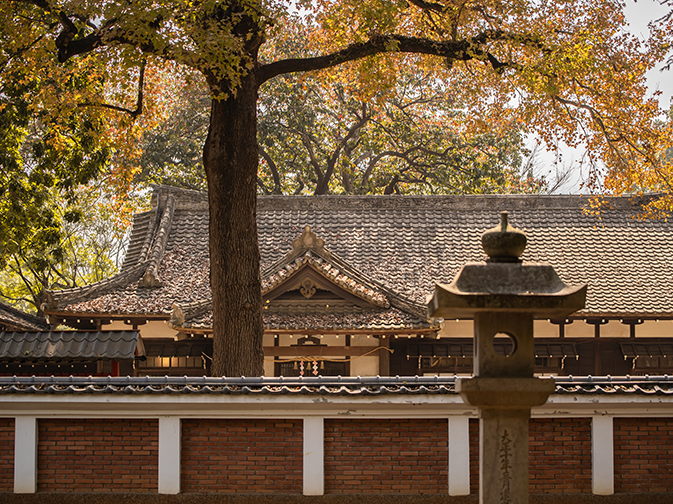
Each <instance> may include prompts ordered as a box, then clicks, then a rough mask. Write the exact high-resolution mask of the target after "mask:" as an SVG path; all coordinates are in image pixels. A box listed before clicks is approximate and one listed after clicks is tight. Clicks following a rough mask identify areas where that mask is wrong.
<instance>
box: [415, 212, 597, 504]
mask: <svg viewBox="0 0 673 504" xmlns="http://www.w3.org/2000/svg"><path fill="white" fill-rule="evenodd" d="M481 242H482V246H483V248H484V251H485V252H486V254H487V255H488V256H489V259H487V260H486V262H478V263H467V264H466V265H465V266H463V268H462V269H461V271H460V272H459V273H458V274H457V275H456V277H455V278H454V280H453V282H451V283H450V284H449V285H442V284H436V286H435V294H434V297H433V298H432V300H431V301H430V303H429V305H428V311H429V314H430V316H431V317H441V318H445V319H474V339H475V343H474V377H473V378H461V379H458V380H457V382H456V390H457V391H458V392H459V393H460V395H461V396H462V398H463V400H464V401H465V402H466V403H468V404H470V405H472V406H477V407H478V408H479V502H480V504H526V503H527V502H528V420H529V418H530V409H531V407H533V406H540V405H542V404H544V403H545V402H546V401H547V398H548V397H549V395H550V394H551V393H552V392H553V391H554V388H555V383H554V380H553V379H552V378H535V377H534V376H533V371H534V367H535V346H534V342H533V320H534V319H549V318H565V317H567V316H568V315H570V314H571V313H573V312H575V311H577V310H579V309H581V308H583V307H584V302H585V298H586V289H587V288H586V285H581V286H578V287H569V286H567V285H566V284H564V283H563V282H562V281H561V279H560V278H559V277H558V275H557V274H556V272H555V271H554V268H553V267H552V266H551V265H549V264H545V263H524V262H522V261H521V260H520V259H519V256H520V255H521V254H522V253H523V250H524V248H525V246H526V235H525V234H524V233H523V232H522V231H520V230H518V229H515V228H514V227H512V226H511V225H509V224H508V222H507V212H503V213H502V214H501V221H500V225H498V226H496V227H495V228H493V229H489V230H487V231H485V232H484V234H483V235H482V238H481ZM503 336H504V337H507V338H509V340H510V341H511V343H512V351H511V353H510V354H509V355H508V356H504V355H500V354H499V353H497V352H496V350H495V348H494V340H495V338H496V337H503Z"/></svg>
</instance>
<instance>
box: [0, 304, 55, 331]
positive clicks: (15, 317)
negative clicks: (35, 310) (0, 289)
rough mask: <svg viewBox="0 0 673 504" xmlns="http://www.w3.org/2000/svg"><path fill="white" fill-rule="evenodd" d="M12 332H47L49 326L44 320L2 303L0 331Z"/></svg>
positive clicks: (0, 307) (0, 306)
mask: <svg viewBox="0 0 673 504" xmlns="http://www.w3.org/2000/svg"><path fill="white" fill-rule="evenodd" d="M2 328H4V329H6V330H10V331H46V330H47V329H49V324H48V323H47V321H46V320H45V319H43V318H40V317H36V316H35V315H30V314H28V313H25V312H22V311H21V310H17V309H16V308H14V307H13V306H9V305H8V304H6V303H3V302H2V301H0V329H2Z"/></svg>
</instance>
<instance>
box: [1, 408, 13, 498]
mask: <svg viewBox="0 0 673 504" xmlns="http://www.w3.org/2000/svg"><path fill="white" fill-rule="evenodd" d="M12 490H14V419H13V418H0V492H11V491H12Z"/></svg>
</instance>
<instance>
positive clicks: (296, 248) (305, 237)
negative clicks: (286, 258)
mask: <svg viewBox="0 0 673 504" xmlns="http://www.w3.org/2000/svg"><path fill="white" fill-rule="evenodd" d="M306 249H312V250H325V240H323V239H322V238H318V237H317V236H316V234H315V233H314V232H313V231H311V226H306V227H305V228H304V232H303V233H302V234H301V235H299V237H298V238H295V239H294V240H292V252H293V253H300V252H302V251H303V250H306Z"/></svg>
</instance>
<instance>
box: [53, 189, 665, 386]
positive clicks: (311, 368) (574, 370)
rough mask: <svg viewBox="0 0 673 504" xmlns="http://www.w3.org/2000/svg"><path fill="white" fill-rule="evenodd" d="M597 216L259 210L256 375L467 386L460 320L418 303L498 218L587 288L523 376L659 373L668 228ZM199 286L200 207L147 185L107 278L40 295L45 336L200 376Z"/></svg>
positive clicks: (339, 205) (184, 194) (500, 346)
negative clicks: (81, 334) (399, 378)
mask: <svg viewBox="0 0 673 504" xmlns="http://www.w3.org/2000/svg"><path fill="white" fill-rule="evenodd" d="M607 202H608V205H606V206H605V210H603V211H602V213H601V214H600V215H594V214H592V213H590V212H587V211H586V210H585V208H586V207H587V205H588V199H587V198H586V197H582V196H518V195H517V196H494V195H475V196H406V197H400V196H393V197H381V196H321V197H299V196H269V197H260V198H259V204H258V232H259V241H260V250H261V258H262V268H261V270H262V271H261V275H262V295H263V300H264V321H265V326H266V332H265V335H264V351H265V359H266V362H265V370H266V375H267V376H279V375H282V376H292V375H304V376H308V375H314V374H321V375H351V376H358V375H361V376H366V375H382V376H383V375H414V374H433V375H434V374H451V375H453V374H466V373H470V372H471V369H472V322H471V321H469V320H437V319H429V318H428V317H427V310H426V306H425V303H426V298H427V296H428V295H430V294H431V293H432V291H433V285H434V282H435V281H438V282H442V283H448V282H450V281H451V279H452V278H453V276H454V275H455V274H456V273H457V272H458V270H459V269H460V267H461V266H462V265H463V264H465V263H466V262H468V261H480V260H483V259H484V258H485V255H484V253H483V251H481V247H480V235H481V233H482V231H484V230H485V229H487V228H491V227H493V226H494V225H496V224H497V222H498V220H499V212H500V211H502V210H507V211H509V212H510V222H511V223H512V224H513V225H515V226H516V227H518V228H520V229H523V230H524V231H525V232H526V233H527V235H528V247H527V249H526V251H525V253H524V255H523V260H524V261H545V262H549V263H551V264H552V265H553V266H554V268H555V269H556V271H557V272H558V274H559V276H560V277H561V279H562V280H563V281H564V282H565V283H566V284H569V285H571V284H580V283H587V284H588V296H587V305H586V308H585V309H584V310H582V311H580V312H577V313H576V314H574V315H573V316H572V317H569V318H567V319H564V320H542V321H536V323H535V331H536V346H535V348H536V371H537V372H539V373H543V374H554V375H606V374H611V375H625V374H634V375H637V374H661V373H670V372H671V371H673V260H671V258H670V253H671V252H670V251H671V250H673V233H672V231H673V230H672V229H671V224H670V223H669V222H666V221H652V220H640V219H638V214H639V211H640V205H641V204H642V201H641V200H634V199H631V198H626V197H624V198H609V199H608V200H607ZM208 278H209V258H208V207H207V197H206V194H204V193H199V192H195V191H187V190H181V189H175V188H169V187H165V186H159V187H156V188H155V190H154V193H153V195H152V204H151V210H150V211H148V212H143V213H141V214H138V215H136V217H135V220H134V226H133V232H132V236H131V242H130V245H129V249H128V252H127V256H126V260H125V262H124V265H123V267H122V269H121V271H120V273H119V274H117V275H115V276H113V277H111V278H108V279H106V280H104V281H102V282H98V283H96V284H92V285H87V286H83V287H80V288H77V289H67V290H61V291H48V292H45V293H44V295H43V305H42V308H43V310H44V312H45V313H46V314H47V315H48V317H49V322H50V323H52V324H60V323H65V324H67V325H68V326H71V327H75V328H78V329H81V330H92V331H104V330H115V329H117V330H119V329H131V328H132V329H134V330H138V331H140V333H141V335H142V339H143V341H144V343H145V348H146V355H147V360H146V361H144V362H142V363H141V362H138V363H137V368H136V370H135V373H136V374H158V375H162V376H163V375H183V374H191V375H193V374H203V373H204V372H207V370H208V367H209V362H210V359H211V355H212V339H211V334H212V303H211V300H210V288H209V283H208ZM496 349H497V350H498V351H500V352H502V353H505V354H506V353H507V352H508V351H510V349H509V348H508V346H507V344H506V343H505V342H502V343H500V342H499V343H497V344H496Z"/></svg>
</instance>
